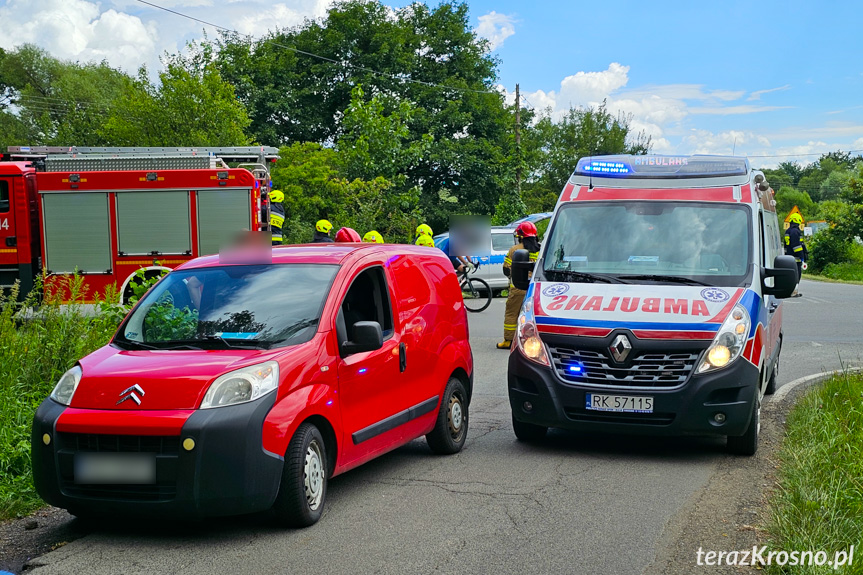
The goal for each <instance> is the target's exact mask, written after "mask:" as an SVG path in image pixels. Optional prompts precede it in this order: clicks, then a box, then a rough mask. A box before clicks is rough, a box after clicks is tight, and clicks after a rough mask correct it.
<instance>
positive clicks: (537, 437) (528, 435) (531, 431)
mask: <svg viewBox="0 0 863 575" xmlns="http://www.w3.org/2000/svg"><path fill="white" fill-rule="evenodd" d="M512 430H513V431H514V432H515V436H516V438H517V439H518V440H519V441H525V442H528V443H531V442H535V441H542V440H543V439H545V434H546V433H548V428H547V427H543V426H542V425H534V424H533V423H525V422H524V421H519V420H517V419H516V418H515V415H513V416H512Z"/></svg>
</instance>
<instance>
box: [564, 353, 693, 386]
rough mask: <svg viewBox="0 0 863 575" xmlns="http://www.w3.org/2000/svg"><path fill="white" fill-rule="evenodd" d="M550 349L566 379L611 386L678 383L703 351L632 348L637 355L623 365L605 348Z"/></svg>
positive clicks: (684, 380) (690, 370)
mask: <svg viewBox="0 0 863 575" xmlns="http://www.w3.org/2000/svg"><path fill="white" fill-rule="evenodd" d="M549 351H550V352H551V358H552V362H553V365H554V369H555V371H557V374H558V375H559V376H560V377H561V379H563V380H564V381H566V382H570V383H584V384H591V385H600V386H603V385H604V386H608V387H668V388H670V387H677V386H679V385H682V384H683V383H684V382H686V380H687V379H688V378H689V376H690V375H691V374H692V371H693V370H694V369H695V365H696V362H697V361H698V357H699V356H700V355H701V350H677V351H674V352H672V353H655V352H637V351H635V350H633V352H634V353H636V355H635V357H634V359H632V360H631V361H630V362H628V363H627V364H625V365H621V364H617V363H615V362H614V361H613V360H612V359H611V357H609V354H608V353H607V352H606V351H600V350H583V349H582V350H578V349H570V348H565V347H551V346H549Z"/></svg>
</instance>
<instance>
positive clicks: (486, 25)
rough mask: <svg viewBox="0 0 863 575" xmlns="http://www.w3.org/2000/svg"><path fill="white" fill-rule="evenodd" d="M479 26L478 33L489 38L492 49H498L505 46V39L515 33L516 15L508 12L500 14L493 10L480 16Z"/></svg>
mask: <svg viewBox="0 0 863 575" xmlns="http://www.w3.org/2000/svg"><path fill="white" fill-rule="evenodd" d="M478 20H479V26H477V27H476V34H477V36H480V37H482V38H485V39H486V40H488V46H489V49H491V50H497V49H498V48H500V47H502V46H503V42H504V40H506V39H507V38H509V37H510V36H512V35H513V34H515V23H516V20H515V17H513V16H510V15H507V14H498V13H497V12H495V11H491V12H489V13H488V14H485V15H484V16H480V17H479V18H478Z"/></svg>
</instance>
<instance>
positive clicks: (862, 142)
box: [854, 138, 863, 150]
mask: <svg viewBox="0 0 863 575" xmlns="http://www.w3.org/2000/svg"><path fill="white" fill-rule="evenodd" d="M854 149H855V150H860V149H863V138H858V139H856V140H854Z"/></svg>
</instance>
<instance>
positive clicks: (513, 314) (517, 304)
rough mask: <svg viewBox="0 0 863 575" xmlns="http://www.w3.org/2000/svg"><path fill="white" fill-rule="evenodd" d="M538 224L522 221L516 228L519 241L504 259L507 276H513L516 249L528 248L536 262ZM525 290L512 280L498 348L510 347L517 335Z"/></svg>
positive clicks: (504, 271)
mask: <svg viewBox="0 0 863 575" xmlns="http://www.w3.org/2000/svg"><path fill="white" fill-rule="evenodd" d="M536 235H537V232H536V226H535V225H533V224H532V223H531V222H522V223H520V224H519V225H518V228H516V230H515V237H516V240H517V243H516V244H515V245H514V246H512V247H511V248H509V252H507V254H506V257H505V258H504V259H503V273H504V274H505V275H506V276H507V277H510V278H511V277H512V254H514V253H515V251H516V250H527V251H528V253H529V254H530V261H532V262H535V261H536V258H537V256H538V255H539V240H538V239H537V238H536ZM525 293H526V292H525V291H524V290H520V289H518V288H517V287H515V286H514V285H512V282H511V281H510V284H509V295H508V296H507V298H506V311H505V312H504V315H503V341H502V342H500V343H499V344H497V348H498V349H509V348H510V347H511V346H512V339H513V338H514V337H515V329H516V322H517V321H518V314H519V312H521V305H522V303H523V302H524V294H525Z"/></svg>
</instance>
